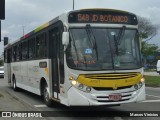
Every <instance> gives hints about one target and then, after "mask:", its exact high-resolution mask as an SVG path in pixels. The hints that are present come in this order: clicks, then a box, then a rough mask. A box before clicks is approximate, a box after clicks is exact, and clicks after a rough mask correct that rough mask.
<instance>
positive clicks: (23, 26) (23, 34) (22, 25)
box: [22, 25, 25, 36]
mask: <svg viewBox="0 0 160 120" xmlns="http://www.w3.org/2000/svg"><path fill="white" fill-rule="evenodd" d="M24 28H25V26H24V25H22V31H23V36H24Z"/></svg>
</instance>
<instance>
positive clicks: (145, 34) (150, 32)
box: [138, 16, 157, 42]
mask: <svg viewBox="0 0 160 120" xmlns="http://www.w3.org/2000/svg"><path fill="white" fill-rule="evenodd" d="M138 30H139V36H140V39H141V40H142V41H143V42H147V41H149V40H151V39H152V38H153V37H154V36H155V35H156V34H157V27H156V25H153V24H152V22H151V21H150V20H149V19H147V18H144V17H140V16H138Z"/></svg>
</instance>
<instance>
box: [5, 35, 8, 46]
mask: <svg viewBox="0 0 160 120" xmlns="http://www.w3.org/2000/svg"><path fill="white" fill-rule="evenodd" d="M7 44H8V37H4V46H5V45H7Z"/></svg>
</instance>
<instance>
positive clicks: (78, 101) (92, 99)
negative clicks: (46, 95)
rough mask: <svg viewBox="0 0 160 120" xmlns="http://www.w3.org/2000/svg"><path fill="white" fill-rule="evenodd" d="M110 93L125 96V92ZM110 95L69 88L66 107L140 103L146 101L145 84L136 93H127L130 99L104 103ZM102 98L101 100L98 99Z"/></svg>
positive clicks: (107, 92)
mask: <svg viewBox="0 0 160 120" xmlns="http://www.w3.org/2000/svg"><path fill="white" fill-rule="evenodd" d="M112 93H113V94H114V93H120V94H124V93H125V94H126V93H127V91H125V90H124V92H120V91H116V92H114V91H112ZM108 94H111V92H110V91H103V92H102V91H100V92H99V93H98V92H96V93H93V92H91V93H86V92H83V91H80V90H78V89H77V88H75V87H71V88H70V89H69V91H68V106H101V105H113V106H114V105H119V104H124V103H132V102H142V101H144V100H145V99H146V95H145V84H144V85H143V86H142V87H141V88H140V89H139V90H137V91H132V92H128V94H130V97H126V98H122V99H123V100H122V101H109V102H108V101H107V100H106V101H105V99H104V98H105V96H107V95H108ZM99 96H101V97H102V100H100V99H99Z"/></svg>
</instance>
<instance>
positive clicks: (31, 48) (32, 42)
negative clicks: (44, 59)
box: [28, 38, 36, 59]
mask: <svg viewBox="0 0 160 120" xmlns="http://www.w3.org/2000/svg"><path fill="white" fill-rule="evenodd" d="M35 46H36V45H35V38H32V39H30V40H29V51H28V52H29V59H33V58H35Z"/></svg>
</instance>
